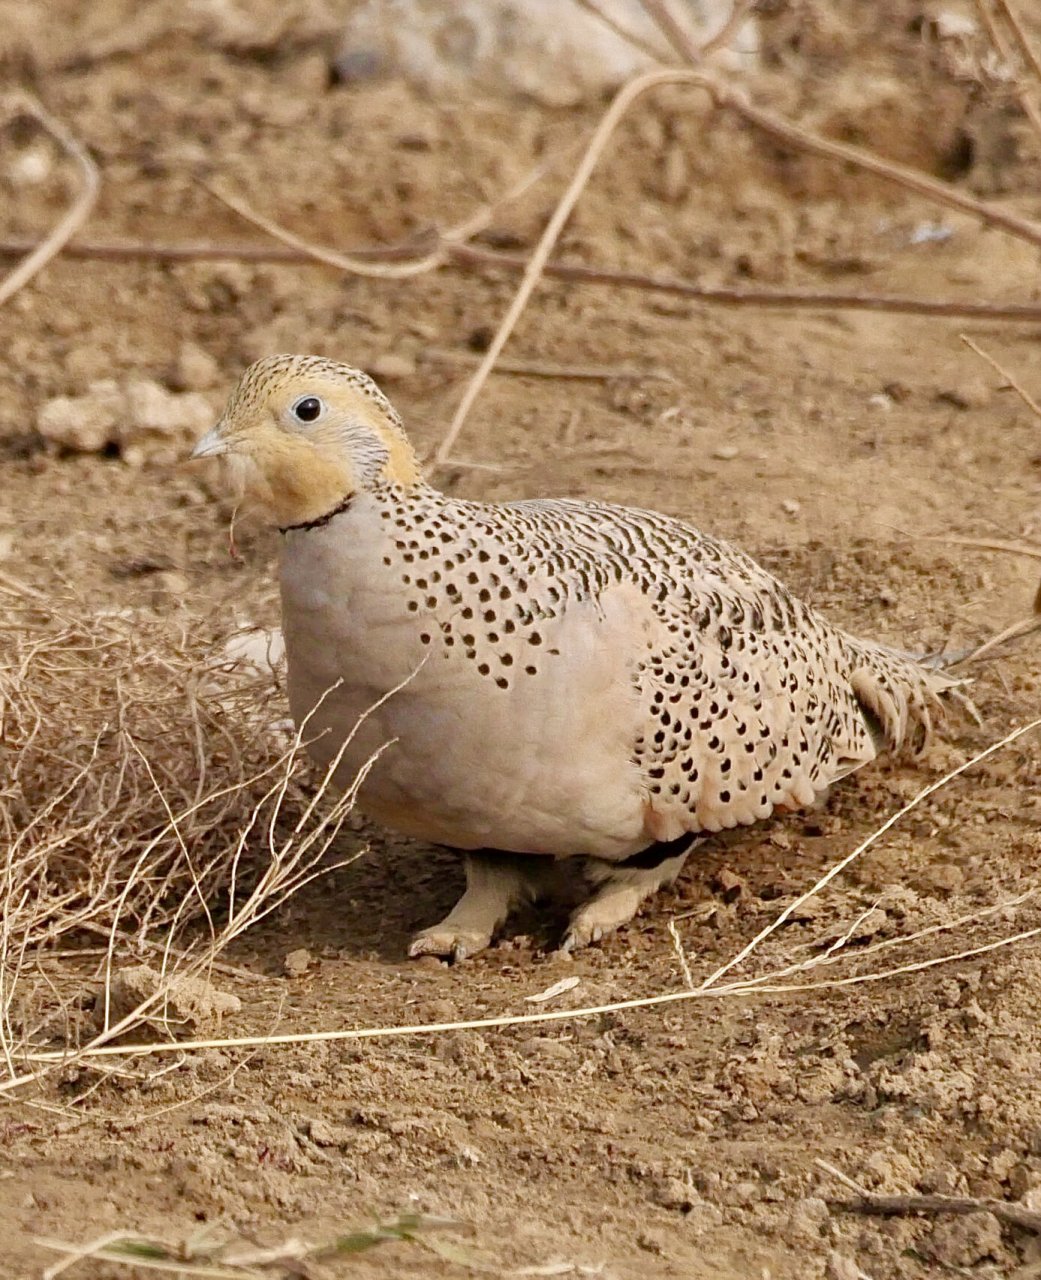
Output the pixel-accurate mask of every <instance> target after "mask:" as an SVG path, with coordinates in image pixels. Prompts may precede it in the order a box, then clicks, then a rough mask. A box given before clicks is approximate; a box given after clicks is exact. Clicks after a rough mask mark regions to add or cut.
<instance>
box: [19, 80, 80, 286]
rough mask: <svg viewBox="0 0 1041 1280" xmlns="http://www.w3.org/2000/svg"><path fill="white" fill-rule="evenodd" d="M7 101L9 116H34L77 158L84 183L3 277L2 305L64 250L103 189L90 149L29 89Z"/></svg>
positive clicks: (66, 151)
mask: <svg viewBox="0 0 1041 1280" xmlns="http://www.w3.org/2000/svg"><path fill="white" fill-rule="evenodd" d="M3 105H4V108H5V109H4V111H3V114H4V115H5V116H7V118H8V119H11V118H15V117H17V116H31V117H32V119H34V120H35V121H36V122H37V124H39V125H40V127H41V128H43V129H45V130H46V131H47V133H49V134H50V135H51V137H52V138H53V139H54V140H55V142H57V143H58V145H59V146H60V147H61V148H62V150H63V151H64V152H65V153H66V154H67V155H68V156H70V157H71V158H72V159H73V160H74V161H75V162H76V165H77V166H78V168H79V171H80V177H81V186H80V191H79V194H78V195H77V196H76V198H75V200H74V201H73V202H72V204H71V205H70V206H69V207H68V209H66V211H65V213H64V214H63V215H62V216H61V218H60V219H59V220H58V222H56V223H55V225H54V226H53V227H52V228H51V231H50V232H49V234H48V235H47V236H46V237H45V238H44V239H43V240H41V241H40V243H39V244H38V245H37V246H36V247H35V248H34V249H32V250H30V251H29V252H28V253H27V254H26V255H25V257H24V258H23V259H22V261H21V262H20V263H19V264H18V266H17V267H15V268H14V270H13V271H11V272H10V273H9V274H8V275H7V276H6V277H5V278H4V279H3V280H2V281H0V306H3V304H4V303H5V302H7V301H8V300H9V299H10V298H13V297H14V295H15V294H16V293H17V292H18V290H19V289H21V288H22V287H23V286H24V285H26V284H28V282H29V281H30V280H31V279H32V278H33V276H34V275H36V273H37V272H38V271H40V270H42V268H43V267H45V266H46V265H47V263H48V262H50V261H51V259H52V258H54V257H56V256H57V255H58V254H59V253H61V251H62V249H63V248H64V247H65V245H66V244H67V243H68V241H69V240H70V239H71V238H72V236H74V235H75V234H76V232H77V231H78V230H79V229H80V227H82V226H83V224H84V222H86V220H87V218H88V217H89V215H90V211H91V209H93V207H94V203H95V201H96V200H97V198H98V192H99V191H100V190H101V176H100V174H99V173H98V167H97V165H96V164H95V163H94V161H93V159H92V158H91V155H90V152H89V151H88V150H87V148H86V147H85V146H84V145H83V144H82V143H81V142H80V141H79V139H78V138H76V137H74V135H73V134H72V133H70V131H69V130H68V129H67V128H66V127H65V125H64V124H62V122H61V121H60V120H58V119H57V118H56V117H55V116H52V115H51V113H50V112H49V111H48V110H47V109H46V108H45V107H44V106H43V104H42V103H40V102H38V101H37V100H36V99H35V98H33V97H30V95H29V94H27V93H17V94H12V95H11V96H10V97H8V98H7V99H6V101H5V102H4V104H3Z"/></svg>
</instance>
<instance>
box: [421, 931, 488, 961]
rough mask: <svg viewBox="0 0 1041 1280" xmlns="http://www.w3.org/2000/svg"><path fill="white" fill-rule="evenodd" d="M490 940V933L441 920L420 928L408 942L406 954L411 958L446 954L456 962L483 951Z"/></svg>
mask: <svg viewBox="0 0 1041 1280" xmlns="http://www.w3.org/2000/svg"><path fill="white" fill-rule="evenodd" d="M491 940H492V937H491V934H490V933H482V932H481V931H480V930H477V929H462V928H459V927H457V926H454V925H450V924H448V922H447V921H442V922H441V924H435V925H431V926H430V928H429V929H421V930H420V931H419V933H417V934H416V936H415V937H414V938H413V939H412V941H411V943H409V948H408V954H409V956H411V957H412V958H413V959H415V958H416V957H417V956H447V957H448V958H450V959H451V960H454V961H455V962H456V964H458V963H459V962H460V961H461V960H466V959H468V958H469V957H470V956H475V955H476V954H477V953H478V951H483V950H484V949H485V947H486V946H487V945H488V944H489V943H490V942H491Z"/></svg>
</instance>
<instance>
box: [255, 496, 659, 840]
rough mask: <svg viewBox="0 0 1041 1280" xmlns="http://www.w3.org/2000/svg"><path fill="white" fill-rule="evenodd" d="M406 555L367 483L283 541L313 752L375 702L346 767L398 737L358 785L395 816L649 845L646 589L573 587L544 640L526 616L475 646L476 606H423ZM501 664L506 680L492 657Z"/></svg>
mask: <svg viewBox="0 0 1041 1280" xmlns="http://www.w3.org/2000/svg"><path fill="white" fill-rule="evenodd" d="M387 559H390V560H391V562H392V563H391V564H390V565H388V564H387V563H385V562H386V560H387ZM399 571H400V565H399V559H398V551H397V549H396V547H395V541H394V538H393V536H391V535H390V534H389V533H388V530H387V527H386V522H385V521H384V520H381V519H380V517H379V515H378V512H376V511H375V510H373V509H370V508H369V507H368V506H367V505H366V500H365V499H364V498H362V499H359V501H358V503H357V506H356V507H354V506H352V508H351V510H350V511H349V512H347V513H346V514H345V515H344V516H342V517H339V518H338V519H337V520H335V521H333V522H332V523H331V524H330V525H329V526H328V527H327V528H323V529H316V530H310V531H307V532H303V533H300V534H291V535H290V537H289V538H288V539H287V543H286V547H285V553H284V556H283V562H282V572H281V586H282V598H283V612H284V627H285V636H286V648H287V655H288V660H289V695H290V703H291V707H292V711H293V715H294V718H295V719H296V720H297V723H300V721H301V720H302V719H303V718H304V717H305V716H306V715H307V714H308V713H309V712H311V711H312V709H313V708H314V707H315V705H316V703H318V701H319V699H320V698H321V697H322V695H323V694H325V695H326V696H325V700H324V702H322V704H321V706H320V707H319V709H318V710H317V711H316V712H315V713H314V715H313V717H312V719H311V721H310V722H309V725H308V731H307V737H308V738H309V739H310V738H311V737H312V736H314V735H317V734H324V736H322V737H321V738H320V739H319V740H318V741H316V742H315V743H314V745H313V747H312V749H311V750H312V754H313V755H314V756H315V758H316V759H318V760H319V761H320V762H322V763H328V762H329V761H330V760H331V759H333V758H334V756H335V754H336V751H337V750H338V749H339V748H340V747H341V745H342V743H343V741H344V739H345V737H346V736H347V735H348V734H349V733H350V732H351V731H352V730H355V726H356V725H357V722H358V720H359V717H361V716H363V715H364V716H365V719H364V720H363V721H362V723H361V724H360V726H358V727H357V729H356V731H355V738H354V740H353V742H352V743H351V745H350V746H349V748H348V749H347V751H346V752H345V754H344V757H343V761H342V764H341V766H340V768H339V770H338V774H337V781H338V783H339V784H340V785H346V784H347V783H348V782H349V781H350V780H351V779H352V778H353V776H354V775H355V773H356V771H357V770H358V769H359V768H360V767H361V766H362V765H363V764H364V762H365V761H366V760H367V759H368V758H369V757H370V756H371V755H372V754H373V753H374V752H376V751H378V750H379V749H380V748H383V747H385V748H386V749H385V751H384V752H383V754H381V755H380V757H379V759H378V761H377V763H376V764H375V765H374V767H373V769H372V771H371V773H370V774H369V777H368V779H367V781H366V783H365V785H364V787H363V789H362V791H361V796H360V799H361V804H362V807H363V808H364V809H365V811H366V812H367V813H369V814H371V816H372V817H373V818H375V819H376V820H377V821H379V822H382V823H384V824H385V825H388V826H391V827H393V828H395V829H397V830H400V831H403V832H405V833H406V834H409V835H413V836H416V837H419V838H422V839H426V840H430V841H434V842H440V843H445V844H451V845H454V846H456V847H459V848H481V847H488V848H495V849H503V850H514V851H517V852H530V853H545V854H554V855H557V856H569V855H575V854H597V855H599V856H601V857H623V856H625V855H627V854H628V853H632V852H636V851H637V850H638V849H640V848H643V847H644V846H645V845H646V843H647V839H648V837H647V834H646V831H645V811H644V799H643V792H642V788H641V783H640V777H639V774H638V771H637V769H636V767H635V765H634V764H633V762H632V759H631V754H632V744H633V742H634V741H635V739H636V736H637V731H638V726H637V716H638V705H637V699H636V695H635V691H634V689H633V686H632V682H631V678H630V670H629V668H630V661H631V660H630V657H629V656H628V655H630V654H632V650H633V644H632V641H633V635H634V624H633V617H634V613H636V614H637V616H638V615H639V611H640V609H641V607H642V604H643V602H642V600H641V598H640V596H639V593H638V592H637V591H635V590H634V589H632V588H629V587H622V586H619V587H617V588H614V589H612V590H610V591H608V592H607V593H606V594H605V595H604V596H603V597H602V598H601V599H600V601H599V602H598V603H597V602H594V601H592V600H589V601H575V602H571V604H570V605H569V607H568V609H567V610H566V611H565V612H563V613H561V614H558V615H557V616H555V617H553V618H546V619H544V620H543V621H542V622H541V623H540V629H539V633H538V640H539V643H538V645H537V647H536V646H532V645H531V644H530V643H529V642H528V640H526V639H524V638H523V637H519V638H518V637H517V635H516V632H514V633H513V635H512V636H511V637H507V636H500V637H498V640H499V643H498V645H497V646H493V647H491V648H489V650H488V653H487V655H486V654H485V653H484V651H483V650H482V651H481V652H480V653H478V654H477V656H476V657H472V656H468V655H467V651H466V647H465V646H464V645H463V643H462V641H463V639H465V638H467V637H468V628H469V629H474V628H472V627H470V624H469V623H468V620H467V619H465V618H463V617H461V611H462V609H463V608H465V607H466V606H465V605H462V604H459V603H458V602H456V603H455V604H454V605H453V603H452V602H451V601H450V602H449V603H448V605H447V606H446V604H445V602H444V601H443V600H439V602H438V606H437V607H436V608H434V609H428V608H426V607H423V608H420V609H416V610H413V611H410V610H409V608H408V602H407V598H406V596H407V593H406V592H404V591H403V589H402V583H401V580H400V573H399ZM410 576H412V577H415V576H417V575H415V574H413V575H410ZM418 576H420V577H422V575H418ZM514 607H516V606H514ZM471 612H472V611H471ZM486 625H499V624H486ZM443 627H447V628H448V629H449V630H448V631H447V633H446V632H444V631H443V630H442V628H443ZM446 634H447V635H450V636H453V637H456V639H455V642H454V643H449V644H446V643H445V635H446ZM424 635H427V636H429V637H431V642H429V643H426V644H425V643H424V642H423V639H422V637H423V636H424ZM487 635H488V632H485V633H484V635H483V639H487ZM508 638H510V639H516V643H514V644H511V645H507V644H505V643H504V642H505V641H506V639H508ZM474 644H475V645H476V644H477V641H476V639H475V640H474ZM504 655H505V658H504ZM485 658H487V661H483V659H485ZM507 658H508V661H507V660H506V659H507ZM529 659H530V660H531V661H530V662H529ZM492 662H498V663H500V664H502V665H501V672H502V673H504V674H502V675H501V676H499V680H500V681H503V680H505V681H507V683H506V687H502V686H501V684H500V683H497V682H496V677H495V672H494V671H489V670H487V669H486V668H487V667H488V666H489V664H490V663H492ZM529 665H530V666H532V667H533V668H534V674H531V673H529V671H528V669H527V668H528V667H529ZM498 670H500V668H495V671H498ZM334 686H336V687H334ZM398 686H401V687H400V688H398V690H397V692H394V693H392V694H390V696H387V695H388V694H389V693H390V691H391V690H394V689H396V688H397V687H398ZM381 699H384V700H383V701H382V702H381V701H380V700H381ZM377 703H379V705H376V704H377ZM366 713H368V714H367V715H366ZM387 744H389V745H387Z"/></svg>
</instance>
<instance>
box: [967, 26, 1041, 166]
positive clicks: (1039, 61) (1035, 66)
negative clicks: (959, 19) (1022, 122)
mask: <svg viewBox="0 0 1041 1280" xmlns="http://www.w3.org/2000/svg"><path fill="white" fill-rule="evenodd" d="M981 3H982V0H981ZM995 3H996V4H997V6H998V8H999V9H1000V10H1001V12H1002V14H1003V15H1004V17H1005V21H1006V22H1007V23H1008V25H1009V26H1010V27H1011V28H1012V33H1013V35H1014V36H1015V37H1016V43H1017V44H1018V45H1019V49H1020V52H1021V53H1022V55H1023V58H1024V60H1025V61H1026V64H1027V66H1028V67H1029V68H1030V70H1031V71H1032V72H1033V75H1034V79H1035V80H1036V81H1037V85H1036V86H1035V87H1036V88H1041V57H1039V56H1038V53H1037V50H1036V49H1035V48H1034V46H1033V44H1032V42H1031V40H1030V37H1029V36H1028V35H1027V33H1026V31H1025V29H1024V27H1023V23H1022V22H1021V21H1020V18H1019V14H1018V13H1017V12H1016V11H1015V9H1013V7H1012V4H1011V0H995ZM1019 101H1020V104H1021V105H1022V107H1023V110H1024V112H1025V113H1026V115H1027V118H1028V119H1029V121H1030V123H1031V124H1032V125H1033V127H1034V132H1035V133H1036V134H1037V136H1038V140H1039V141H1041V107H1039V106H1038V104H1037V102H1036V100H1035V99H1034V96H1033V94H1032V93H1031V92H1030V89H1029V88H1028V87H1027V86H1026V85H1023V86H1021V87H1020V89H1019Z"/></svg>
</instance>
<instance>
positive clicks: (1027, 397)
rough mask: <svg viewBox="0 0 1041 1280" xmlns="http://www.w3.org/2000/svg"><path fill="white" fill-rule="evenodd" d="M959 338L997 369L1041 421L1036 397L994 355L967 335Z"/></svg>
mask: <svg viewBox="0 0 1041 1280" xmlns="http://www.w3.org/2000/svg"><path fill="white" fill-rule="evenodd" d="M958 337H959V338H960V339H961V340H962V342H964V343H965V345H966V346H967V347H968V348H969V350H970V351H974V352H975V353H976V355H978V356H979V357H980V359H981V360H985V361H986V362H987V364H989V365H990V367H991V368H992V369H995V370H996V371H997V372H998V373H1000V374H1001V376H1002V378H1004V380H1005V382H1006V383H1007V385H1008V386H1010V387H1011V388H1012V390H1013V391H1014V392H1015V393H1016V395H1017V396H1019V398H1020V400H1022V401H1023V403H1024V404H1025V405H1026V407H1027V408H1028V409H1029V410H1030V412H1031V413H1032V414H1034V416H1035V417H1036V418H1038V419H1041V404H1038V402H1037V401H1036V400H1035V399H1034V397H1033V396H1032V395H1031V394H1030V393H1029V392H1028V391H1027V390H1026V389H1025V388H1024V387H1023V386H1022V385H1021V384H1020V383H1019V382H1017V381H1016V379H1015V378H1014V377H1013V376H1012V374H1011V373H1009V371H1008V370H1007V369H1006V368H1005V367H1004V365H1002V364H1000V363H999V362H998V361H997V360H995V358H994V357H993V356H992V355H989V354H988V353H987V352H986V351H984V350H983V348H982V347H981V346H979V345H978V344H977V343H975V342H973V340H972V339H971V338H970V337H969V336H968V335H967V334H964V333H960V334H959V335H958Z"/></svg>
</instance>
